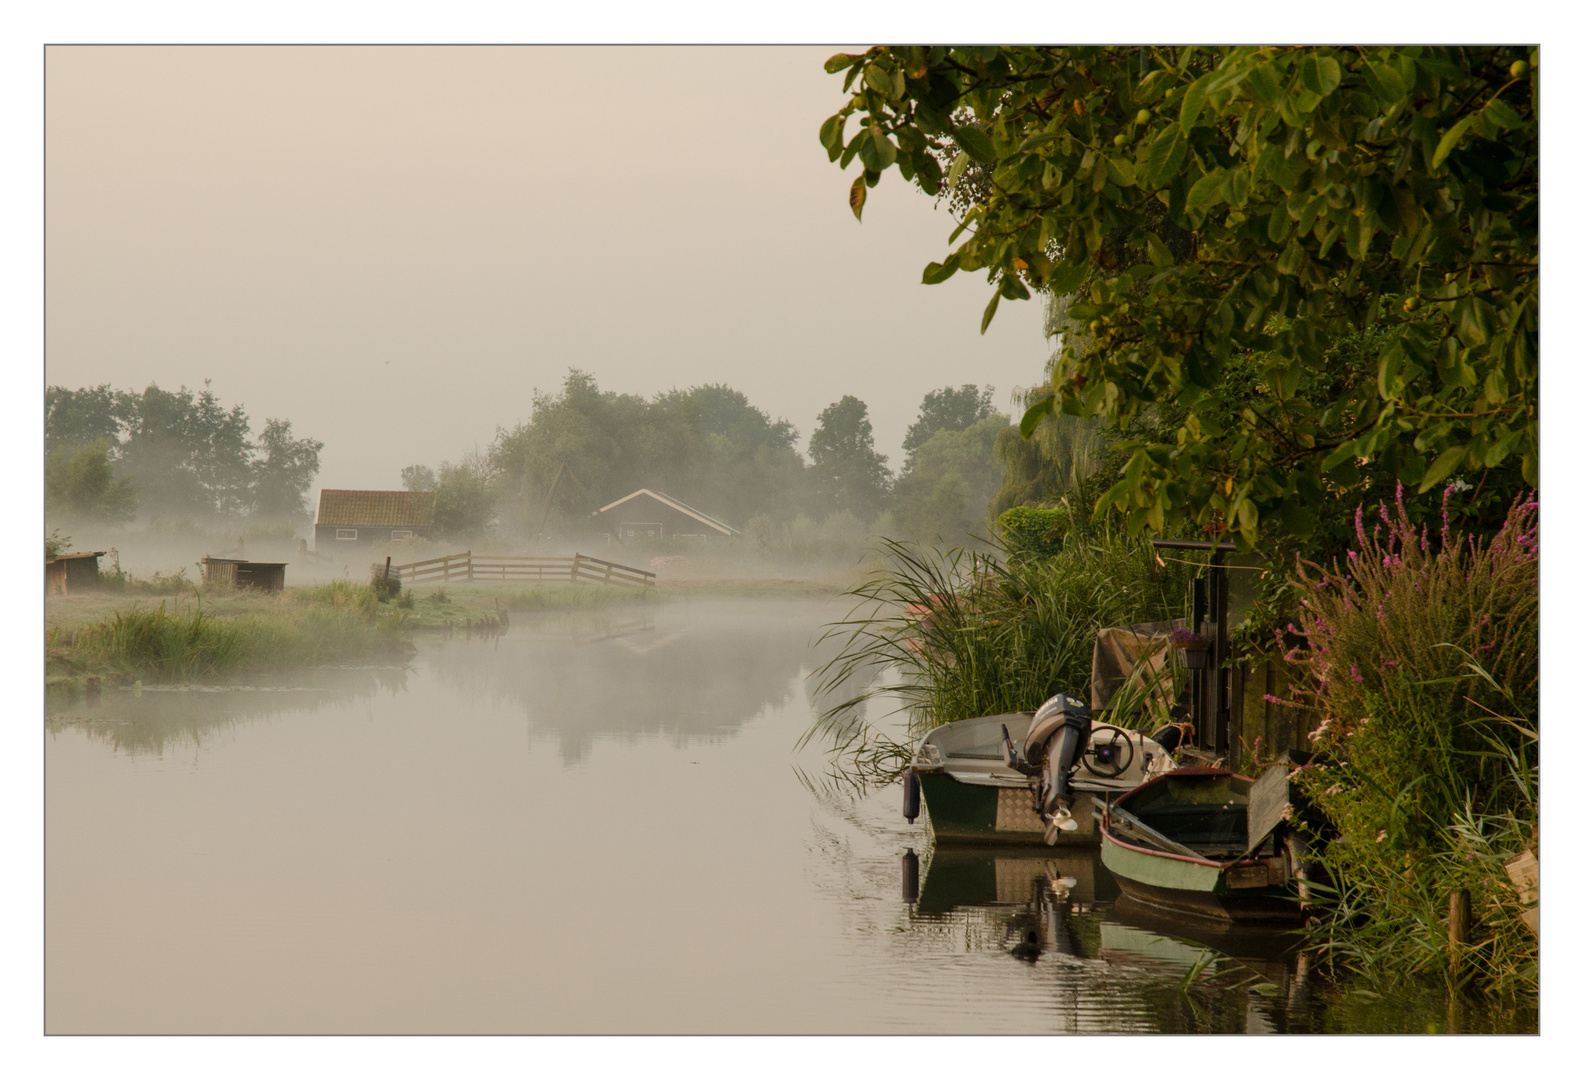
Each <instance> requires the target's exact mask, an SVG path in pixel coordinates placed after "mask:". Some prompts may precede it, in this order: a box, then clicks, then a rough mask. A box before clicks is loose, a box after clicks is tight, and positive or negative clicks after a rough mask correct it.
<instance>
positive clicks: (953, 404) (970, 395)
mask: <svg viewBox="0 0 1584 1080" xmlns="http://www.w3.org/2000/svg"><path fill="white" fill-rule="evenodd" d="M994 398H995V387H993V386H986V387H985V388H984V389H982V390H981V389H980V388H979V387H977V386H975V385H974V384H973V383H966V384H964V385H963V386H960V387H950V386H943V387H941V388H940V389H939V390H931V391H930V392H929V393H927V394H925V395H924V400H923V402H921V403H920V404H919V414H918V419H917V420H915V421H913V423H912V424H911V425H910V426H909V427H908V429H907V435H905V436H904V437H903V439H902V450H903V452H904V453H906V454H907V460H906V461H905V462H903V464H902V468H903V470H904V471H905V470H906V469H907V468H908V467H909V465H911V464H912V461H913V454H914V451H916V450H917V449H918V448H919V447H921V446H923V445H924V444H925V443H927V442H929V441H930V439H931V438H933V437H934V435H935V433H936V432H938V431H965V430H967V429H968V428H971V427H973V426H974V425H975V424H977V423H978V422H979V421H981V420H983V419H985V418H986V417H989V416H994V415H995V406H994V405H992V404H991V401H992V400H993V399H994Z"/></svg>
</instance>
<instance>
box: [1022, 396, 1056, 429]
mask: <svg viewBox="0 0 1584 1080" xmlns="http://www.w3.org/2000/svg"><path fill="white" fill-rule="evenodd" d="M1055 407H1056V395H1055V394H1047V395H1046V396H1044V397H1042V398H1040V399H1039V400H1038V401H1036V402H1035V403H1034V404H1032V405H1030V406H1029V407H1028V411H1027V412H1025V413H1024V414H1023V419H1022V420H1021V421H1020V422H1019V423H1018V433H1019V434H1021V435H1022V436H1023V437H1024V438H1025V439H1031V438H1033V437H1034V429H1035V428H1037V427H1039V422H1040V420H1041V419H1043V418H1044V417H1045V416H1046V415H1047V414H1049V413H1051V412H1053V411H1054V410H1055Z"/></svg>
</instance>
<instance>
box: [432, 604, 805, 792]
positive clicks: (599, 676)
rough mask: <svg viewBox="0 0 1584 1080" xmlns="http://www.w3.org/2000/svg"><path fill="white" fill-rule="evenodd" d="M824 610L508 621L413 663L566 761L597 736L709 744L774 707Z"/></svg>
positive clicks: (685, 608)
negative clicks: (525, 724)
mask: <svg viewBox="0 0 1584 1080" xmlns="http://www.w3.org/2000/svg"><path fill="white" fill-rule="evenodd" d="M823 617H824V613H823V611H822V609H821V608H820V607H818V606H815V605H811V604H809V603H807V602H796V603H791V604H787V603H777V602H755V603H751V604H745V603H741V602H738V603H687V604H681V603H679V604H668V605H664V606H660V607H657V608H650V609H645V610H643V611H641V612H631V611H628V612H620V611H618V612H615V613H576V614H559V615H553V616H539V617H528V616H517V617H515V618H514V619H513V621H512V625H511V629H510V630H509V631H508V632H507V633H505V634H503V635H500V636H498V637H494V638H490V639H487V640H486V639H476V640H472V641H464V640H462V639H460V638H452V639H450V640H445V641H441V642H438V643H437V644H436V645H435V646H434V647H433V648H431V649H428V650H427V651H426V652H425V654H424V655H423V656H422V657H421V658H420V663H423V664H425V665H427V666H428V667H430V668H431V669H432V670H433V671H434V672H435V674H436V675H437V676H438V677H439V679H440V680H441V682H442V683H444V684H446V685H448V686H451V687H454V688H456V689H458V690H460V691H463V692H465V693H468V694H484V695H488V696H490V697H492V698H495V699H506V700H509V701H511V702H513V703H515V704H516V705H517V706H518V707H519V708H521V709H522V711H523V713H524V714H525V715H526V716H527V717H528V720H529V721H530V723H531V724H532V727H533V729H534V730H535V731H539V732H545V733H549V734H551V735H553V736H554V737H555V738H556V739H557V740H558V741H559V744H560V750H561V757H562V760H563V762H566V763H573V762H579V761H582V760H584V759H586V758H587V756H588V754H589V751H590V750H591V749H592V747H593V745H594V742H595V740H596V738H599V737H602V736H611V735H614V736H617V737H619V738H629V739H630V738H634V737H637V736H640V735H670V736H673V737H674V738H675V739H687V738H705V739H718V738H722V737H724V736H728V735H731V734H733V733H735V732H736V731H738V730H739V729H740V728H741V727H742V726H743V724H745V723H747V722H748V721H749V720H752V719H753V718H754V717H755V716H758V715H759V714H760V713H762V712H763V711H764V710H765V709H767V708H778V707H781V706H783V705H785V704H786V703H787V702H788V701H789V700H790V699H791V697H792V695H793V694H795V693H797V692H798V690H799V684H800V682H801V676H802V674H803V672H804V670H805V668H806V667H808V666H809V664H810V656H811V644H810V643H811V640H812V638H813V637H814V636H815V633H816V631H817V630H818V628H819V626H820V623H821V620H822V618H823Z"/></svg>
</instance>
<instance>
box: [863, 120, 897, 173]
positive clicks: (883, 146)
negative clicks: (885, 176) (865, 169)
mask: <svg viewBox="0 0 1584 1080" xmlns="http://www.w3.org/2000/svg"><path fill="white" fill-rule="evenodd" d="M869 146H870V147H871V148H872V150H873V152H874V156H875V158H876V160H878V161H879V163H880V164H879V165H878V166H870V168H873V169H874V171H875V172H883V171H885V170H886V169H888V168H890V167H891V166H892V165H894V164H896V159H897V148H896V143H894V142H892V141H891V140H890V139H888V138H886V137H885V133H884V132H883V131H881V130H880V126H879V125H878V124H871V125H869ZM865 164H868V162H867V159H866V160H865Z"/></svg>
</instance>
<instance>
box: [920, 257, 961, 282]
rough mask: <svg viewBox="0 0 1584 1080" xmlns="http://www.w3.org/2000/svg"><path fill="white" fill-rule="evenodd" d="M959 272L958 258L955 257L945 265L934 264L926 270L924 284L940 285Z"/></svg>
mask: <svg viewBox="0 0 1584 1080" xmlns="http://www.w3.org/2000/svg"><path fill="white" fill-rule="evenodd" d="M956 272H957V256H955V255H953V256H951V257H950V258H948V259H947V260H946V261H945V262H944V263H937V262H932V263H930V264H929V265H928V266H926V267H925V268H924V284H926V285H939V284H940V283H941V282H943V281H945V280H946V279H947V278H949V277H951V276H952V275H953V274H955V273H956Z"/></svg>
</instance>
